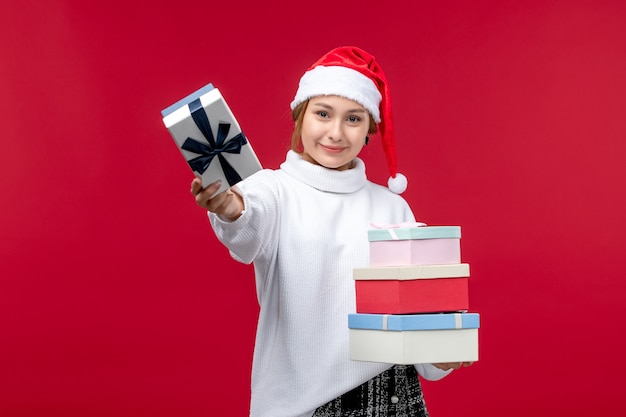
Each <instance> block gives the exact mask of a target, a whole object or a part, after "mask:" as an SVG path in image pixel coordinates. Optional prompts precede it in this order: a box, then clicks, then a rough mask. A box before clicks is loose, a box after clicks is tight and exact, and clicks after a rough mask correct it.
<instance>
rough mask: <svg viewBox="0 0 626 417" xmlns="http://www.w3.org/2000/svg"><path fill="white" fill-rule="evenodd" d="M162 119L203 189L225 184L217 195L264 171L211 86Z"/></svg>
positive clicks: (167, 111) (175, 106) (164, 113)
mask: <svg viewBox="0 0 626 417" xmlns="http://www.w3.org/2000/svg"><path fill="white" fill-rule="evenodd" d="M161 116H162V118H163V123H164V124H165V127H166V128H167V129H168V131H169V132H170V134H171V136H172V138H173V139H174V141H175V142H176V145H177V146H178V148H179V150H180V152H181V153H182V155H183V157H184V158H185V160H186V161H187V163H188V164H189V167H190V168H191V170H192V171H193V173H194V174H195V175H196V176H197V177H198V178H201V179H202V185H203V186H204V187H206V186H208V185H209V184H211V183H213V182H215V181H217V180H221V181H222V186H221V187H220V189H219V190H218V191H217V192H216V194H219V193H221V192H222V191H225V190H226V189H228V188H229V187H231V186H233V185H235V184H237V183H238V182H239V181H241V180H243V179H244V178H247V177H248V176H250V175H252V174H254V173H255V172H257V171H259V170H260V169H262V167H261V163H260V162H259V159H258V158H257V156H256V154H255V153H254V150H253V149H252V146H251V145H250V143H249V142H248V139H247V138H246V136H245V135H244V133H243V132H242V131H241V127H240V126H239V123H238V122H237V119H236V118H235V116H234V115H233V113H232V111H231V110H230V108H229V107H228V104H227V103H226V101H225V100H224V98H223V97H222V94H221V92H220V91H219V89H217V88H215V87H214V86H213V85H212V84H207V85H206V86H204V87H202V88H200V89H199V90H197V91H195V92H193V93H192V94H190V95H188V96H186V97H185V98H183V99H181V100H179V101H177V102H176V103H174V104H173V105H171V106H169V107H167V108H166V109H164V110H163V111H162V112H161Z"/></svg>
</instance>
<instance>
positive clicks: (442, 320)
mask: <svg viewBox="0 0 626 417" xmlns="http://www.w3.org/2000/svg"><path fill="white" fill-rule="evenodd" d="M348 327H349V328H350V329H367V330H392V331H402V330H445V329H478V328H479V327H480V315H479V314H478V313H436V314H359V313H355V314H348Z"/></svg>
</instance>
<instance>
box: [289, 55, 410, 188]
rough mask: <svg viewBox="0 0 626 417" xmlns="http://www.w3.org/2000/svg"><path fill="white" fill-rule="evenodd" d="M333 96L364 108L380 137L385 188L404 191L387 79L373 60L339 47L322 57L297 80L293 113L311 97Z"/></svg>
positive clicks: (403, 178) (404, 186) (405, 183)
mask: <svg viewBox="0 0 626 417" xmlns="http://www.w3.org/2000/svg"><path fill="white" fill-rule="evenodd" d="M325 95H337V96H341V97H345V98H348V99H350V100H353V101H356V102H357V103H359V104H360V105H362V106H363V107H365V108H366V109H367V110H368V111H369V112H370V114H371V115H372V117H373V118H374V121H375V122H376V123H377V124H378V129H379V131H380V135H381V138H382V144H383V149H384V151H385V156H386V158H387V165H388V167H389V173H390V178H389V181H388V186H389V189H390V190H391V191H393V192H395V193H397V194H401V193H403V192H404V191H405V190H406V187H407V179H406V177H405V176H404V175H402V174H400V173H398V171H397V160H396V144H395V139H394V131H393V123H392V118H391V98H390V94H389V87H388V86H387V78H386V77H385V73H384V72H383V70H382V68H381V67H380V66H379V65H378V63H377V62H376V59H375V58H374V57H373V56H372V55H370V54H369V53H367V52H365V51H364V50H362V49H360V48H357V47H354V46H341V47H339V48H335V49H333V50H331V51H330V52H328V53H326V54H325V55H324V56H322V57H321V58H320V59H319V60H317V62H315V63H314V64H313V65H311V66H310V67H309V69H308V70H307V71H306V72H305V73H304V75H303V76H302V78H300V85H299V86H298V91H297V92H296V96H295V98H294V100H293V101H292V102H291V109H292V110H293V109H294V108H295V107H296V106H297V105H298V104H300V103H302V102H303V101H306V100H308V99H310V98H312V97H317V96H325Z"/></svg>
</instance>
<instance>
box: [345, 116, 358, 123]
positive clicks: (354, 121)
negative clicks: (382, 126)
mask: <svg viewBox="0 0 626 417" xmlns="http://www.w3.org/2000/svg"><path fill="white" fill-rule="evenodd" d="M348 121H349V122H350V123H358V122H360V121H361V118H360V117H359V116H349V117H348Z"/></svg>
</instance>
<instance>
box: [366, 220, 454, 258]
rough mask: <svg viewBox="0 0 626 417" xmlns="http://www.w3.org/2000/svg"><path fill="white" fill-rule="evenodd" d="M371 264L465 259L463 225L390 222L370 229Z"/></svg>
mask: <svg viewBox="0 0 626 417" xmlns="http://www.w3.org/2000/svg"><path fill="white" fill-rule="evenodd" d="M368 239H369V242H370V266H398V265H432V264H441V265H444V264H458V263H461V242H460V240H461V228H460V227H459V226H414V227H398V226H390V227H385V228H380V229H370V230H368Z"/></svg>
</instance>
